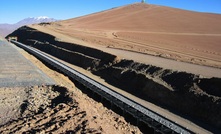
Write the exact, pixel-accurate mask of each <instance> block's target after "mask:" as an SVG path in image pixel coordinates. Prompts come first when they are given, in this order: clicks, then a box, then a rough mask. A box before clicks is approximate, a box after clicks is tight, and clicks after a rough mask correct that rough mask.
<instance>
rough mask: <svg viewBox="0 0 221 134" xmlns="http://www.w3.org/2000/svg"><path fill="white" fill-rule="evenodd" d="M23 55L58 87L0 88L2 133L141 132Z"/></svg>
mask: <svg viewBox="0 0 221 134" xmlns="http://www.w3.org/2000/svg"><path fill="white" fill-rule="evenodd" d="M21 53H22V54H23V55H24V56H25V57H26V58H27V59H29V60H30V61H31V62H32V63H34V64H35V65H36V66H37V67H38V68H40V69H41V70H42V71H43V72H44V73H46V74H47V75H48V76H50V77H51V78H52V79H53V80H54V81H55V82H56V83H57V84H58V85H52V86H47V85H42V86H31V87H15V88H0V102H1V103H0V115H1V116H0V133H3V134H7V133H141V132H140V130H139V129H138V128H137V127H135V126H133V125H131V124H130V123H127V122H126V121H125V119H124V118H123V117H121V116H119V115H117V114H116V113H114V112H113V111H111V110H108V109H107V108H105V107H104V106H103V105H102V104H101V103H98V102H95V101H94V100H92V99H90V98H89V97H88V96H86V95H85V94H83V93H82V92H81V91H80V90H78V89H76V87H75V85H74V84H73V83H72V81H70V80H69V79H68V78H67V77H66V76H64V75H62V74H60V73H58V72H56V71H53V70H51V69H49V68H47V67H46V66H45V65H44V64H43V63H41V62H40V61H39V60H37V59H36V58H35V57H33V56H31V55H29V54H28V53H26V52H24V51H21Z"/></svg>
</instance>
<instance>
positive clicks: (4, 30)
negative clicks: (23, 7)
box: [0, 16, 57, 37]
mask: <svg viewBox="0 0 221 134" xmlns="http://www.w3.org/2000/svg"><path fill="white" fill-rule="evenodd" d="M54 21H57V20H56V19H54V18H49V17H47V16H39V17H28V18H25V19H23V20H21V21H19V22H17V23H15V24H6V23H5V24H0V36H3V37H4V36H6V35H8V34H10V33H11V32H13V31H14V30H16V29H17V28H19V27H21V26H24V25H31V24H37V23H42V22H54Z"/></svg>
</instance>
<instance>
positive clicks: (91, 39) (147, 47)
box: [32, 3, 221, 68]
mask: <svg viewBox="0 0 221 134" xmlns="http://www.w3.org/2000/svg"><path fill="white" fill-rule="evenodd" d="M220 24H221V15H220V14H210V13H199V12H193V11H186V10H180V9H176V8H170V7H163V6H156V5H149V4H140V3H137V4H132V5H127V6H123V7H118V8H114V9H111V10H106V11H103V12H99V13H94V14H91V15H87V16H83V17H79V18H74V19H69V20H65V21H60V22H56V23H52V24H51V25H41V26H39V25H35V26H32V27H33V28H36V29H39V30H41V31H43V32H46V33H49V34H54V35H55V36H58V35H57V34H58V33H59V34H62V35H65V36H66V37H67V36H68V37H67V38H66V39H65V40H66V41H68V42H74V43H76V42H77V43H79V44H86V45H87V46H96V47H99V46H100V47H101V46H105V47H108V48H114V49H123V50H129V51H133V52H139V53H144V54H150V55H154V56H159V57H165V58H169V59H175V60H180V61H185V62H190V63H196V64H201V65H207V66H215V67H219V68H220V67H221V63H220V62H221V53H220V52H221V47H220V42H221V25H220ZM53 32H56V33H53ZM69 37H71V38H72V39H71V40H70V38H69ZM58 38H59V37H58ZM60 38H63V36H62V37H60ZM73 40H74V41H73ZM97 45H99V46H97ZM119 56H120V55H119ZM144 62H145V61H144Z"/></svg>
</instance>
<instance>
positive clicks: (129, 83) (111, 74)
mask: <svg viewBox="0 0 221 134" xmlns="http://www.w3.org/2000/svg"><path fill="white" fill-rule="evenodd" d="M12 35H13V36H18V39H19V41H20V42H22V43H25V44H27V45H31V46H33V47H35V48H38V49H40V50H42V51H44V52H47V53H49V54H51V55H53V56H56V57H58V58H60V59H62V60H65V61H67V62H70V63H72V64H75V65H77V66H80V67H82V68H84V69H89V70H90V71H91V72H92V73H93V74H95V75H98V76H100V77H101V78H103V79H104V80H105V81H106V82H108V83H110V84H111V85H114V86H116V87H118V88H121V89H122V90H125V91H127V92H129V93H131V94H133V95H135V96H138V97H140V98H142V99H144V100H147V101H151V102H153V103H156V104H159V105H161V106H162V107H165V108H167V109H169V110H171V111H175V112H177V113H179V114H180V115H184V116H185V117H190V118H194V119H197V120H200V121H203V122H206V123H208V124H210V125H212V126H216V127H218V128H220V127H221V115H220V112H221V89H220V87H221V84H220V83H221V79H220V78H207V79H206V78H203V77H202V76H198V75H195V74H189V73H186V72H178V71H173V70H168V69H163V68H159V67H155V66H151V65H145V64H140V63H137V62H134V61H129V60H116V59H117V58H116V56H113V55H110V54H108V53H104V52H102V51H100V50H96V49H92V48H88V47H84V46H80V45H76V44H69V43H64V42H60V41H58V40H56V38H55V37H53V36H51V35H48V34H45V33H41V32H39V31H36V30H35V29H31V28H28V27H22V28H20V29H19V30H17V31H15V32H14V33H13V34H12Z"/></svg>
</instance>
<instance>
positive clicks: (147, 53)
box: [9, 3, 221, 133]
mask: <svg viewBox="0 0 221 134" xmlns="http://www.w3.org/2000/svg"><path fill="white" fill-rule="evenodd" d="M220 24H221V15H220V14H210V13H199V12H192V11H186V10H180V9H175V8H169V7H162V6H156V5H149V4H138V3H136V4H132V5H127V6H123V7H118V8H113V9H111V10H106V11H103V12H99V13H94V14H91V15H87V16H82V17H78V18H74V19H70V20H64V21H58V22H54V23H41V24H38V25H31V26H26V27H22V28H20V29H18V30H16V31H15V32H13V33H12V34H11V35H9V36H17V37H18V41H19V42H22V43H24V44H26V45H30V46H32V47H35V48H37V49H39V50H41V51H44V52H46V53H48V54H50V55H52V56H54V57H56V58H59V59H60V60H63V61H65V62H68V64H71V65H75V66H77V67H80V68H81V69H80V70H81V72H83V73H89V74H90V75H92V76H93V77H94V76H96V77H98V78H97V80H98V81H100V82H101V83H106V84H109V85H111V86H113V88H117V89H120V90H121V91H118V92H122V93H123V94H129V96H130V97H131V98H134V97H135V98H136V99H134V100H139V102H140V103H141V102H142V105H145V106H147V107H148V106H150V105H149V104H148V105H147V103H149V102H151V104H154V105H157V106H156V107H159V108H156V107H155V106H154V108H156V110H157V109H158V112H161V113H162V114H165V113H167V112H168V113H170V112H171V113H173V114H174V113H175V114H176V115H177V116H178V117H177V116H176V115H170V114H168V115H170V116H167V115H165V116H167V117H168V118H169V117H171V118H170V119H173V120H174V121H176V122H178V123H180V124H182V125H184V126H188V128H190V129H191V130H192V131H194V132H196V133H208V131H210V132H216V130H217V129H219V128H220V127H221V122H220V121H221V115H220V112H221V107H220V104H221V89H220V87H221V85H220V83H221V70H220V68H221V44H220V42H221V25H220ZM52 88H53V87H52ZM79 106H80V103H79ZM81 106H82V107H85V106H84V105H81ZM60 107H63V106H60ZM64 108H65V107H64ZM80 108H81V107H80ZM163 109H164V110H165V111H167V112H162V111H163ZM90 110H91V109H90ZM90 110H89V112H90ZM92 111H93V110H92ZM51 114H52V115H53V113H51ZM175 116H176V117H175ZM181 118H182V119H181ZM81 125H82V124H81ZM88 127H90V125H89V126H88ZM86 130H89V129H86ZM90 130H91V129H90ZM95 130H97V129H95ZM102 130H104V129H102ZM113 130H114V129H113ZM128 130H129V131H130V132H132V131H136V132H139V131H138V130H137V129H135V128H134V129H132V128H130V129H128ZM105 131H106V130H105ZM218 131H219V130H218ZM84 132H88V131H84ZM99 132H100V130H99ZM136 132H135V133H136Z"/></svg>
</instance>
